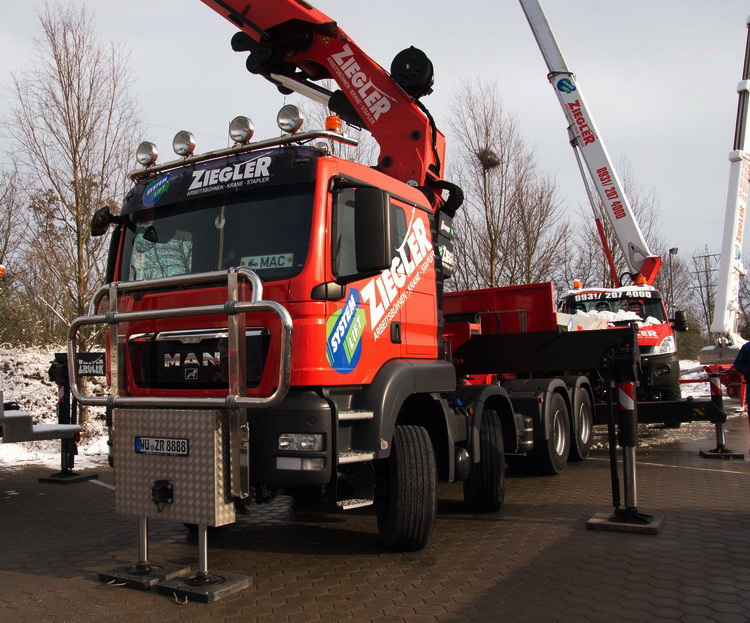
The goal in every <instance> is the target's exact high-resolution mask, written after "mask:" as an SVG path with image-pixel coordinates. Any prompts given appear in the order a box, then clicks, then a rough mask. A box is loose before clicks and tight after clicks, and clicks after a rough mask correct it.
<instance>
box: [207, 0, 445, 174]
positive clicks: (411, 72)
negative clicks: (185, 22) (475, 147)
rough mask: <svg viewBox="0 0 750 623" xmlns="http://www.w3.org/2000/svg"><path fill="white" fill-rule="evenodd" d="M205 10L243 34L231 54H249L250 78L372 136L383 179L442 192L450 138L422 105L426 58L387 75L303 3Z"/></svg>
mask: <svg viewBox="0 0 750 623" xmlns="http://www.w3.org/2000/svg"><path fill="white" fill-rule="evenodd" d="M202 2H204V4H206V5H208V6H209V7H210V8H212V9H213V10H214V11H216V12H217V13H219V14H220V15H221V16H222V17H224V18H225V19H227V20H228V21H230V22H231V23H232V24H234V25H235V26H237V27H239V28H240V29H241V31H242V34H240V33H238V34H237V35H235V37H234V38H233V39H232V47H233V48H234V49H235V51H247V52H250V56H249V58H248V62H247V67H248V70H249V71H251V72H253V73H257V74H260V75H262V76H264V77H265V78H266V79H268V80H269V81H271V82H272V83H274V84H276V85H277V86H278V87H279V88H280V90H282V92H287V93H288V92H290V91H297V92H299V93H300V94H302V95H304V96H306V97H311V98H312V99H314V100H316V101H318V102H324V103H327V105H328V106H329V108H330V109H331V110H332V111H334V112H336V113H337V114H339V115H340V116H341V117H342V118H343V119H344V120H345V121H348V122H350V123H354V124H355V125H358V126H360V127H365V128H367V130H369V131H370V132H371V133H372V135H373V137H374V139H375V140H376V142H377V143H378V145H379V146H380V155H379V158H378V168H379V169H380V170H381V171H383V172H384V173H386V174H388V175H390V176H392V177H394V178H396V179H398V180H400V181H402V182H409V183H412V184H416V185H418V186H432V187H436V188H439V187H440V182H441V181H442V177H443V162H444V155H445V138H444V136H443V134H442V133H441V132H440V131H439V130H438V129H437V128H436V127H435V124H434V122H433V121H432V118H431V117H430V115H429V113H428V112H427V110H426V109H425V108H424V106H423V105H422V104H421V103H420V102H419V101H418V100H419V97H421V96H423V95H426V94H428V93H430V92H431V90H432V89H431V86H432V64H431V63H430V61H429V59H427V57H426V56H425V55H424V53H422V52H421V51H420V50H417V49H416V48H409V49H408V50H404V51H403V52H401V53H400V54H399V55H397V56H396V59H394V65H393V66H392V67H391V72H390V74H389V73H388V72H387V71H385V70H384V69H383V68H382V67H381V66H380V65H378V64H377V63H376V62H375V61H374V60H373V59H371V58H370V57H369V56H368V55H367V54H365V53H364V52H363V51H362V50H361V49H360V48H359V46H358V45H357V44H356V43H355V42H354V41H352V39H351V38H349V37H348V36H347V35H346V33H345V32H344V31H343V30H341V28H339V27H338V25H337V24H336V22H335V21H334V20H332V19H331V18H329V17H328V16H327V15H325V14H324V13H322V12H321V11H319V10H318V9H316V8H314V7H313V6H311V5H310V4H308V3H307V2H304V1H302V0H274V1H273V2H271V1H266V2H262V1H259V2H253V3H252V4H250V3H248V2H246V0H202ZM399 59H400V60H399ZM327 79H330V80H333V81H334V82H335V83H336V84H337V85H338V87H339V89H340V90H339V91H336V92H327V91H326V90H325V89H323V88H321V87H319V86H317V85H314V84H313V83H312V82H311V81H318V80H327Z"/></svg>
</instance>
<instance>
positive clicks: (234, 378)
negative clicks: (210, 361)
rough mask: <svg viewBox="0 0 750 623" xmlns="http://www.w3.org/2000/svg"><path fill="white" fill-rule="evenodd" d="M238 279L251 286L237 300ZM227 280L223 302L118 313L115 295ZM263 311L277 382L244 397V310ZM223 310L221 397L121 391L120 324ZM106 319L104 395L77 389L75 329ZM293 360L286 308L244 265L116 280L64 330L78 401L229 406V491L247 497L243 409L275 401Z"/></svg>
mask: <svg viewBox="0 0 750 623" xmlns="http://www.w3.org/2000/svg"><path fill="white" fill-rule="evenodd" d="M240 279H243V280H246V281H248V282H249V283H250V285H251V286H252V297H251V300H250V301H240V300H239V292H240V287H239V285H240V283H239V282H240ZM222 281H226V283H227V301H226V302H225V303H224V304H214V305H196V306H191V307H176V308H169V309H156V310H143V311H137V312H118V311H117V303H118V297H119V296H120V295H122V294H126V293H128V292H144V291H149V290H160V289H161V290H171V289H174V288H177V287H182V286H186V285H195V284H202V283H217V282H219V283H220V282H222ZM105 296H108V297H109V311H108V312H107V313H106V314H96V313H95V312H96V308H97V305H98V304H99V302H100V301H101V299H102V298H103V297H105ZM261 311H268V312H272V313H274V314H276V316H278V318H279V320H280V322H281V335H280V341H279V348H280V352H279V367H278V371H277V372H278V385H277V387H276V389H275V390H274V391H273V393H272V394H271V395H270V396H261V397H248V396H247V395H246V394H247V376H246V363H247V361H246V356H245V335H246V333H245V314H247V313H249V312H261ZM219 314H226V316H227V336H228V337H227V339H228V349H227V350H228V353H227V354H228V364H229V387H228V391H229V393H228V395H227V396H226V397H224V398H221V397H203V398H201V397H193V396H166V397H151V396H121V395H120V390H121V389H124V386H125V374H124V369H122V367H121V362H120V357H121V355H122V354H123V353H124V352H125V350H126V349H125V346H126V343H125V339H126V335H125V333H124V332H121V331H120V330H119V328H118V327H119V325H121V324H122V323H125V322H132V321H135V320H158V319H162V318H186V317H191V316H208V315H219ZM93 324H108V325H111V329H110V331H109V370H110V373H111V375H112V377H111V378H112V386H111V388H110V391H111V393H110V394H109V395H107V396H87V395H84V394H83V393H82V392H81V390H80V388H79V377H78V366H77V365H76V362H77V356H76V355H77V334H78V330H79V329H80V328H81V327H83V326H86V325H93ZM291 360H292V317H291V316H290V315H289V312H288V311H287V310H286V308H285V307H283V306H282V305H280V304H279V303H276V302H275V301H264V300H263V284H262V283H261V280H260V278H259V277H258V275H257V274H256V273H255V272H253V271H251V270H250V269H248V268H244V267H239V268H231V269H229V270H228V271H215V272H209V273H198V274H194V275H180V276H177V277H164V278H161V279H149V280H144V281H134V282H115V283H112V284H110V285H109V286H103V287H102V288H100V289H99V290H97V292H96V293H95V294H94V297H93V298H92V300H91V304H90V305H89V309H88V315H87V316H80V317H78V318H76V319H75V320H74V321H73V322H72V323H71V325H70V329H69V331H68V374H69V376H70V391H71V393H72V394H73V396H74V397H75V399H76V400H78V402H80V403H81V404H83V405H93V406H106V407H111V408H115V407H193V408H205V409H227V410H229V434H230V473H231V478H230V480H231V493H232V495H233V496H236V497H240V498H247V497H248V496H249V495H250V489H251V487H250V470H249V467H250V464H249V451H250V449H249V446H250V443H249V442H250V431H249V426H248V420H247V409H248V408H268V407H273V406H275V405H277V404H279V403H280V402H281V401H282V400H283V399H284V397H285V396H286V395H287V393H288V392H289V383H290V375H291Z"/></svg>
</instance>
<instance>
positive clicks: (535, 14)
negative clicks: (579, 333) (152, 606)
mask: <svg viewBox="0 0 750 623" xmlns="http://www.w3.org/2000/svg"><path fill="white" fill-rule="evenodd" d="M520 2H521V8H523V11H524V13H525V14H526V19H527V20H528V22H529V25H530V26H531V30H532V32H533V33H534V38H535V39H536V42H537V44H538V45H539V49H540V50H541V52H542V56H543V57H544V61H545V63H546V64H547V68H548V70H549V74H548V76H547V77H548V79H549V81H550V84H552V86H553V87H554V89H555V93H556V95H557V98H558V100H559V101H560V105H561V106H562V109H563V112H564V113H565V117H566V119H567V121H568V123H569V131H570V135H571V145H572V146H573V148H574V149H575V150H576V155H577V156H579V158H580V159H582V160H583V162H584V163H585V165H586V170H587V171H588V175H589V177H590V179H591V182H592V185H593V187H594V188H595V189H596V192H597V194H598V195H599V197H600V199H601V201H602V204H603V206H604V212H605V214H606V215H607V218H608V220H609V222H610V223H611V224H612V228H613V230H614V232H615V236H616V237H617V241H618V243H619V244H620V247H621V248H622V251H623V255H624V256H625V261H626V262H627V265H628V269H629V271H630V273H631V274H632V276H633V279H634V280H635V277H636V276H637V275H642V276H643V277H644V278H645V279H646V283H648V284H649V285H651V284H653V282H654V281H655V279H656V276H657V274H658V272H659V267H660V266H661V258H660V257H658V256H653V255H651V251H650V250H649V248H648V244H647V243H646V240H645V238H644V237H643V234H642V233H641V229H640V227H639V226H638V222H637V221H636V220H635V217H634V215H633V211H632V209H631V207H630V202H629V201H628V198H627V196H626V195H625V192H624V190H623V188H622V183H621V182H620V179H619V177H618V175H617V172H616V170H615V167H614V166H613V164H612V161H611V159H610V157H609V153H608V152H607V149H606V147H605V146H604V142H603V140H602V137H601V134H599V130H598V129H597V127H596V124H595V123H594V119H593V117H592V116H591V113H590V112H589V110H588V106H587V105H586V101H585V99H584V97H583V94H582V93H581V90H580V87H579V86H578V84H577V83H576V80H575V76H574V74H573V72H571V71H570V69H568V66H567V63H566V62H565V58H564V57H563V55H562V52H561V51H560V48H559V46H558V45H557V41H556V39H555V36H554V34H553V33H552V29H551V28H550V25H549V23H548V22H547V18H546V16H545V15H544V11H543V10H542V7H541V5H540V4H539V1H538V0H520ZM584 183H586V179H585V176H584ZM592 209H593V210H594V216H595V217H597V215H598V210H597V207H596V205H595V204H594V202H592ZM597 218H598V217H597ZM605 251H606V247H605ZM613 277H614V278H615V280H616V281H617V275H613Z"/></svg>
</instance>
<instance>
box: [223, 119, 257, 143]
mask: <svg viewBox="0 0 750 623" xmlns="http://www.w3.org/2000/svg"><path fill="white" fill-rule="evenodd" d="M253 134H255V126H254V125H253V122H252V121H250V119H248V118H247V117H242V116H240V117H235V118H234V119H232V122H231V123H230V124H229V138H231V139H232V140H233V141H234V142H235V143H242V144H244V143H247V142H248V141H249V140H250V139H251V138H253Z"/></svg>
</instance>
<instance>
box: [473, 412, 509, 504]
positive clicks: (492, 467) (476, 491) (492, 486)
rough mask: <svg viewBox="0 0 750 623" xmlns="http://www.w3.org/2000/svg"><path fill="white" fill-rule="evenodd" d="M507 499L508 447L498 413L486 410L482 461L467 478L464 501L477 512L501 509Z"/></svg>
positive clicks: (481, 442) (483, 424) (481, 426)
mask: <svg viewBox="0 0 750 623" xmlns="http://www.w3.org/2000/svg"><path fill="white" fill-rule="evenodd" d="M504 500H505V448H504V447H503V429H502V426H501V425H500V419H499V418H498V416H497V413H495V411H493V410H491V409H485V411H484V413H483V415H482V422H481V424H480V425H479V461H478V462H477V463H472V464H471V472H469V477H468V478H467V479H466V480H464V502H465V503H466V505H467V506H468V507H469V509H471V510H472V511H475V512H480V513H485V512H494V511H498V510H500V507H501V506H502V505H503V501H504Z"/></svg>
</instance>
